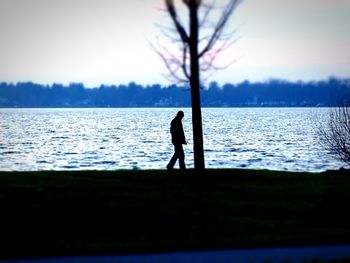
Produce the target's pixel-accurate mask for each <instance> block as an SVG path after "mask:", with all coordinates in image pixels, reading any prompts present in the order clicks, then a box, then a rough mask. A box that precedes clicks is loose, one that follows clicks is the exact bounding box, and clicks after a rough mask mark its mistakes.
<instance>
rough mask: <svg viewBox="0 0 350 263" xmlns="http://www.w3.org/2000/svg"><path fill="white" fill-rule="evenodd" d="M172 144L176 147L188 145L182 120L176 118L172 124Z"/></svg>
mask: <svg viewBox="0 0 350 263" xmlns="http://www.w3.org/2000/svg"><path fill="white" fill-rule="evenodd" d="M170 133H171V142H172V143H173V144H174V145H179V144H186V138H185V133H184V129H183V127H182V122H181V119H179V118H175V119H173V120H172V121H171V124H170Z"/></svg>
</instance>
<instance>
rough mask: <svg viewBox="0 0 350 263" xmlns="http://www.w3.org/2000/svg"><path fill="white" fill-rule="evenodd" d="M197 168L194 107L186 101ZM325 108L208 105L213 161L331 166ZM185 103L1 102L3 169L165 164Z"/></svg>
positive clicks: (214, 164)
mask: <svg viewBox="0 0 350 263" xmlns="http://www.w3.org/2000/svg"><path fill="white" fill-rule="evenodd" d="M183 110H184V112H185V118H184V119H183V125H184V130H185V134H186V139H187V141H188V145H185V146H184V149H185V154H186V164H187V167H189V168H193V149H192V148H193V139H192V123H191V109H183ZM327 111H328V109H325V108H321V109H319V108H313V109H307V108H220V109H209V108H205V109H203V110H202V115H203V132H204V148H205V160H206V167H208V168H254V169H273V170H289V171H324V170H327V169H338V168H339V167H341V166H342V164H341V163H340V162H337V161H336V160H334V159H333V158H332V157H330V156H329V155H328V153H327V152H326V151H325V150H324V149H323V148H322V146H321V145H320V144H319V139H318V138H317V136H316V132H315V127H314V122H313V121H312V120H313V119H312V118H314V117H313V116H317V118H322V116H323V117H324V116H326V115H327ZM176 113H177V109H163V108H162V109H135V108H134V109H0V120H1V122H0V170H86V169H94V170H114V169H165V167H166V164H167V162H168V161H169V159H170V158H171V156H172V153H173V146H172V145H171V138H170V132H169V126H170V121H171V120H172V118H173V117H174V116H175V115H176Z"/></svg>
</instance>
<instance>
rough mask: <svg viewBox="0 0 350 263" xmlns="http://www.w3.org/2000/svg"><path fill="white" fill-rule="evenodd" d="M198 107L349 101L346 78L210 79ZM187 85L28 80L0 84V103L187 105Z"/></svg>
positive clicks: (189, 100) (115, 105) (13, 105)
mask: <svg viewBox="0 0 350 263" xmlns="http://www.w3.org/2000/svg"><path fill="white" fill-rule="evenodd" d="M201 96H202V106H203V107H315V106H317V107H323V106H334V105H336V104H337V103H339V102H340V101H343V102H344V99H345V100H346V103H350V79H338V78H330V79H328V80H325V81H312V82H302V81H299V82H288V81H285V80H269V81H266V82H254V83H252V82H249V81H244V82H242V83H239V84H230V83H227V84H225V85H223V86H219V85H218V84H217V83H216V82H211V83H210V84H209V85H208V86H207V87H203V89H202V93H201ZM189 106H191V95H190V89H189V88H188V87H183V86H177V85H170V86H161V85H159V84H155V85H150V86H141V85H139V84H136V83H135V82H131V83H129V84H128V85H118V86H115V85H111V86H105V85H101V86H100V87H98V88H85V87H84V85H83V84H81V83H72V84H70V85H68V86H64V85H61V84H53V85H49V86H44V85H40V84H36V83H32V82H20V83H17V84H12V83H6V82H2V83H0V107H189Z"/></svg>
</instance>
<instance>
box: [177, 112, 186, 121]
mask: <svg viewBox="0 0 350 263" xmlns="http://www.w3.org/2000/svg"><path fill="white" fill-rule="evenodd" d="M184 116H185V114H184V112H183V111H182V110H180V111H178V112H177V114H176V118H178V119H180V120H182V118H183V117H184Z"/></svg>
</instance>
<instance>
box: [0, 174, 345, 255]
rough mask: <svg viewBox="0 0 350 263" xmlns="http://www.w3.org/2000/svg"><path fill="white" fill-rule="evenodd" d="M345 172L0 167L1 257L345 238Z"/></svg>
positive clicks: (307, 242) (303, 242)
mask: <svg viewBox="0 0 350 263" xmlns="http://www.w3.org/2000/svg"><path fill="white" fill-rule="evenodd" d="M349 204H350V176H346V174H345V173H344V172H343V173H341V172H328V173H322V174H318V173H315V174H312V173H290V172H272V171H253V170H234V169H233V170H231V169H230V170H207V171H205V172H203V173H202V174H195V173H194V172H193V171H191V170H188V171H186V172H180V171H172V172H169V171H164V170H163V171H152V170H150V171H110V172H107V171H79V172H10V173H6V172H1V173H0V213H1V216H0V220H1V229H2V230H1V235H0V257H2V258H4V257H23V256H24V257H28V256H53V255H87V254H88V255H91V254H116V253H142V252H162V251H178V250H182V251H183V250H202V249H226V248H237V247H261V246H284V245H293V246H294V245H317V244H339V243H350V214H349V213H348V210H349Z"/></svg>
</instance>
